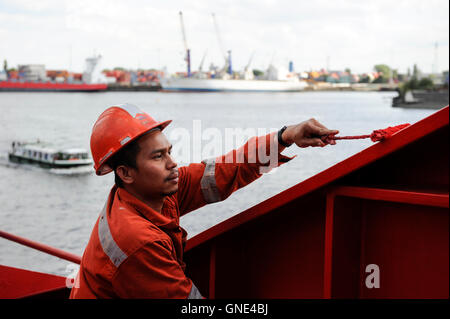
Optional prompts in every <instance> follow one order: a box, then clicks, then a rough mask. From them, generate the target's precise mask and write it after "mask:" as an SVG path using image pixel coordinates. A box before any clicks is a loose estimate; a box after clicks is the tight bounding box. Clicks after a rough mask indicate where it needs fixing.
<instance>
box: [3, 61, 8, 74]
mask: <svg viewBox="0 0 450 319" xmlns="http://www.w3.org/2000/svg"><path fill="white" fill-rule="evenodd" d="M3 71H5V72H8V61H6V59H5V60H3Z"/></svg>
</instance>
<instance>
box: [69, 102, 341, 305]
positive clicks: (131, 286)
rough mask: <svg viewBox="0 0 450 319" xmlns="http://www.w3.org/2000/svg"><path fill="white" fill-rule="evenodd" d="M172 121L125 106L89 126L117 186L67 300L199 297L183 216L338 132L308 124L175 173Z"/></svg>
mask: <svg viewBox="0 0 450 319" xmlns="http://www.w3.org/2000/svg"><path fill="white" fill-rule="evenodd" d="M170 122H171V121H170V120H169V121H165V122H157V121H155V120H154V119H153V118H152V117H150V116H149V115H148V114H146V113H144V112H142V111H141V110H139V109H138V108H137V107H136V106H134V105H131V104H123V105H118V106H113V107H110V108H108V109H107V110H106V111H104V112H103V113H102V114H101V115H100V117H99V118H98V120H97V122H96V123H95V124H94V127H93V129H92V135H91V152H92V157H93V159H94V168H95V170H96V174H97V175H104V174H107V173H109V172H112V171H114V173H115V185H114V187H113V188H112V189H111V192H110V194H109V197H108V200H107V201H106V203H105V206H104V208H103V210H102V212H101V214H100V216H99V218H98V220H97V222H96V224H95V226H94V229H93V231H92V234H91V237H90V240H89V243H88V245H87V247H86V249H85V251H84V254H83V258H82V261H81V265H80V270H79V272H78V275H77V278H76V280H75V285H74V287H73V288H72V291H71V294H70V297H71V298H181V299H185V298H203V296H202V295H201V293H200V291H199V290H198V289H197V287H196V286H195V285H194V283H193V282H192V281H191V279H189V278H188V277H186V275H185V272H184V271H185V263H184V262H183V249H184V246H185V242H186V231H185V230H184V229H183V228H181V227H180V225H179V219H180V216H182V215H184V214H187V213H189V212H190V211H193V210H195V209H197V208H200V207H202V206H204V205H206V204H209V203H213V202H217V201H221V200H224V199H226V198H227V197H228V196H230V195H231V193H233V192H234V191H236V190H237V189H239V188H242V187H244V186H246V185H247V184H249V183H251V182H252V181H254V180H256V179H257V178H258V177H260V176H261V175H262V173H261V172H262V170H263V169H264V168H267V167H269V169H270V168H273V167H277V166H279V165H281V164H283V163H285V162H287V161H289V160H290V159H292V158H290V157H287V156H284V155H282V154H280V153H281V151H283V150H284V148H285V147H287V146H290V145H291V144H293V143H295V144H296V145H297V146H299V147H308V146H313V147H314V146H325V145H327V144H335V142H334V141H332V140H331V139H330V140H328V139H326V138H324V137H327V136H329V135H335V134H337V133H338V131H335V130H328V129H327V128H326V127H324V126H323V125H322V124H320V123H319V122H317V121H316V120H314V119H310V120H308V121H304V122H302V123H300V124H297V125H291V126H288V127H286V126H285V127H283V128H282V129H281V130H280V131H278V132H274V133H270V134H267V135H266V136H260V137H254V138H251V139H250V140H249V141H247V143H246V144H245V145H244V146H242V147H240V148H238V149H237V150H233V151H231V152H230V153H228V154H226V155H224V156H219V157H217V158H215V159H212V160H207V161H203V162H202V163H194V164H190V165H189V166H186V167H180V168H177V163H176V162H175V161H174V159H173V158H172V156H171V149H172V145H171V144H170V142H169V141H168V140H167V138H166V137H165V135H164V134H163V133H162V130H163V129H164V128H165V127H166V126H167V125H168V124H169V123H170ZM321 137H322V138H321ZM274 150H275V152H274ZM270 152H272V153H274V154H275V165H273V163H267V160H266V161H265V162H263V161H262V157H263V156H261V154H263V155H267V154H268V153H270ZM272 155H273V154H272ZM238 159H240V160H238ZM266 171H268V170H266Z"/></svg>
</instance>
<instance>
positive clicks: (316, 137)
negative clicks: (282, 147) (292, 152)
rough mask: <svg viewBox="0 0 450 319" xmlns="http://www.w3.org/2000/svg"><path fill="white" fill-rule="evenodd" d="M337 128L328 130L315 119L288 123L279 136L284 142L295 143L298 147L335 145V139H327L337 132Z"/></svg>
mask: <svg viewBox="0 0 450 319" xmlns="http://www.w3.org/2000/svg"><path fill="white" fill-rule="evenodd" d="M338 133H339V131H337V130H329V129H327V128H326V127H325V126H324V125H322V124H320V123H319V122H318V121H317V120H316V119H314V118H312V119H310V120H307V121H304V122H301V123H299V124H297V125H290V126H288V127H287V129H286V130H285V131H284V132H283V135H282V136H281V138H282V139H283V141H285V142H286V143H289V144H290V143H295V144H296V145H297V146H298V147H302V148H305V147H308V146H312V147H317V146H320V147H324V146H326V145H328V144H330V145H335V144H336V141H334V140H332V139H329V137H330V136H334V135H336V134H338Z"/></svg>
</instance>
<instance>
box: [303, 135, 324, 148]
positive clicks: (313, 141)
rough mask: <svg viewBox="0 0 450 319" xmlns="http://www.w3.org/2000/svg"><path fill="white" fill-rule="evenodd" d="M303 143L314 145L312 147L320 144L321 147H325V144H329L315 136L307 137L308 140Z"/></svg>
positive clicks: (306, 145)
mask: <svg viewBox="0 0 450 319" xmlns="http://www.w3.org/2000/svg"><path fill="white" fill-rule="evenodd" d="M303 145H304V146H305V147H308V146H312V147H317V146H320V147H323V146H325V145H327V144H325V143H324V142H323V141H322V140H321V139H320V138H318V137H315V138H308V139H306V141H305V142H304V143H303Z"/></svg>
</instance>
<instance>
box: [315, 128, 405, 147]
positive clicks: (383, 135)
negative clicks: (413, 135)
mask: <svg viewBox="0 0 450 319" xmlns="http://www.w3.org/2000/svg"><path fill="white" fill-rule="evenodd" d="M409 125H411V124H409V123H405V124H400V125H397V126H389V127H388V128H385V129H382V130H375V131H373V132H372V134H370V135H354V136H333V135H326V136H324V137H322V140H323V141H324V142H326V143H330V141H332V140H356V139H363V138H369V137H370V139H371V140H372V142H378V141H382V140H385V139H387V138H390V137H391V136H392V135H394V134H395V133H396V132H398V131H400V130H402V129H404V128H405V127H408V126H409Z"/></svg>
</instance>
